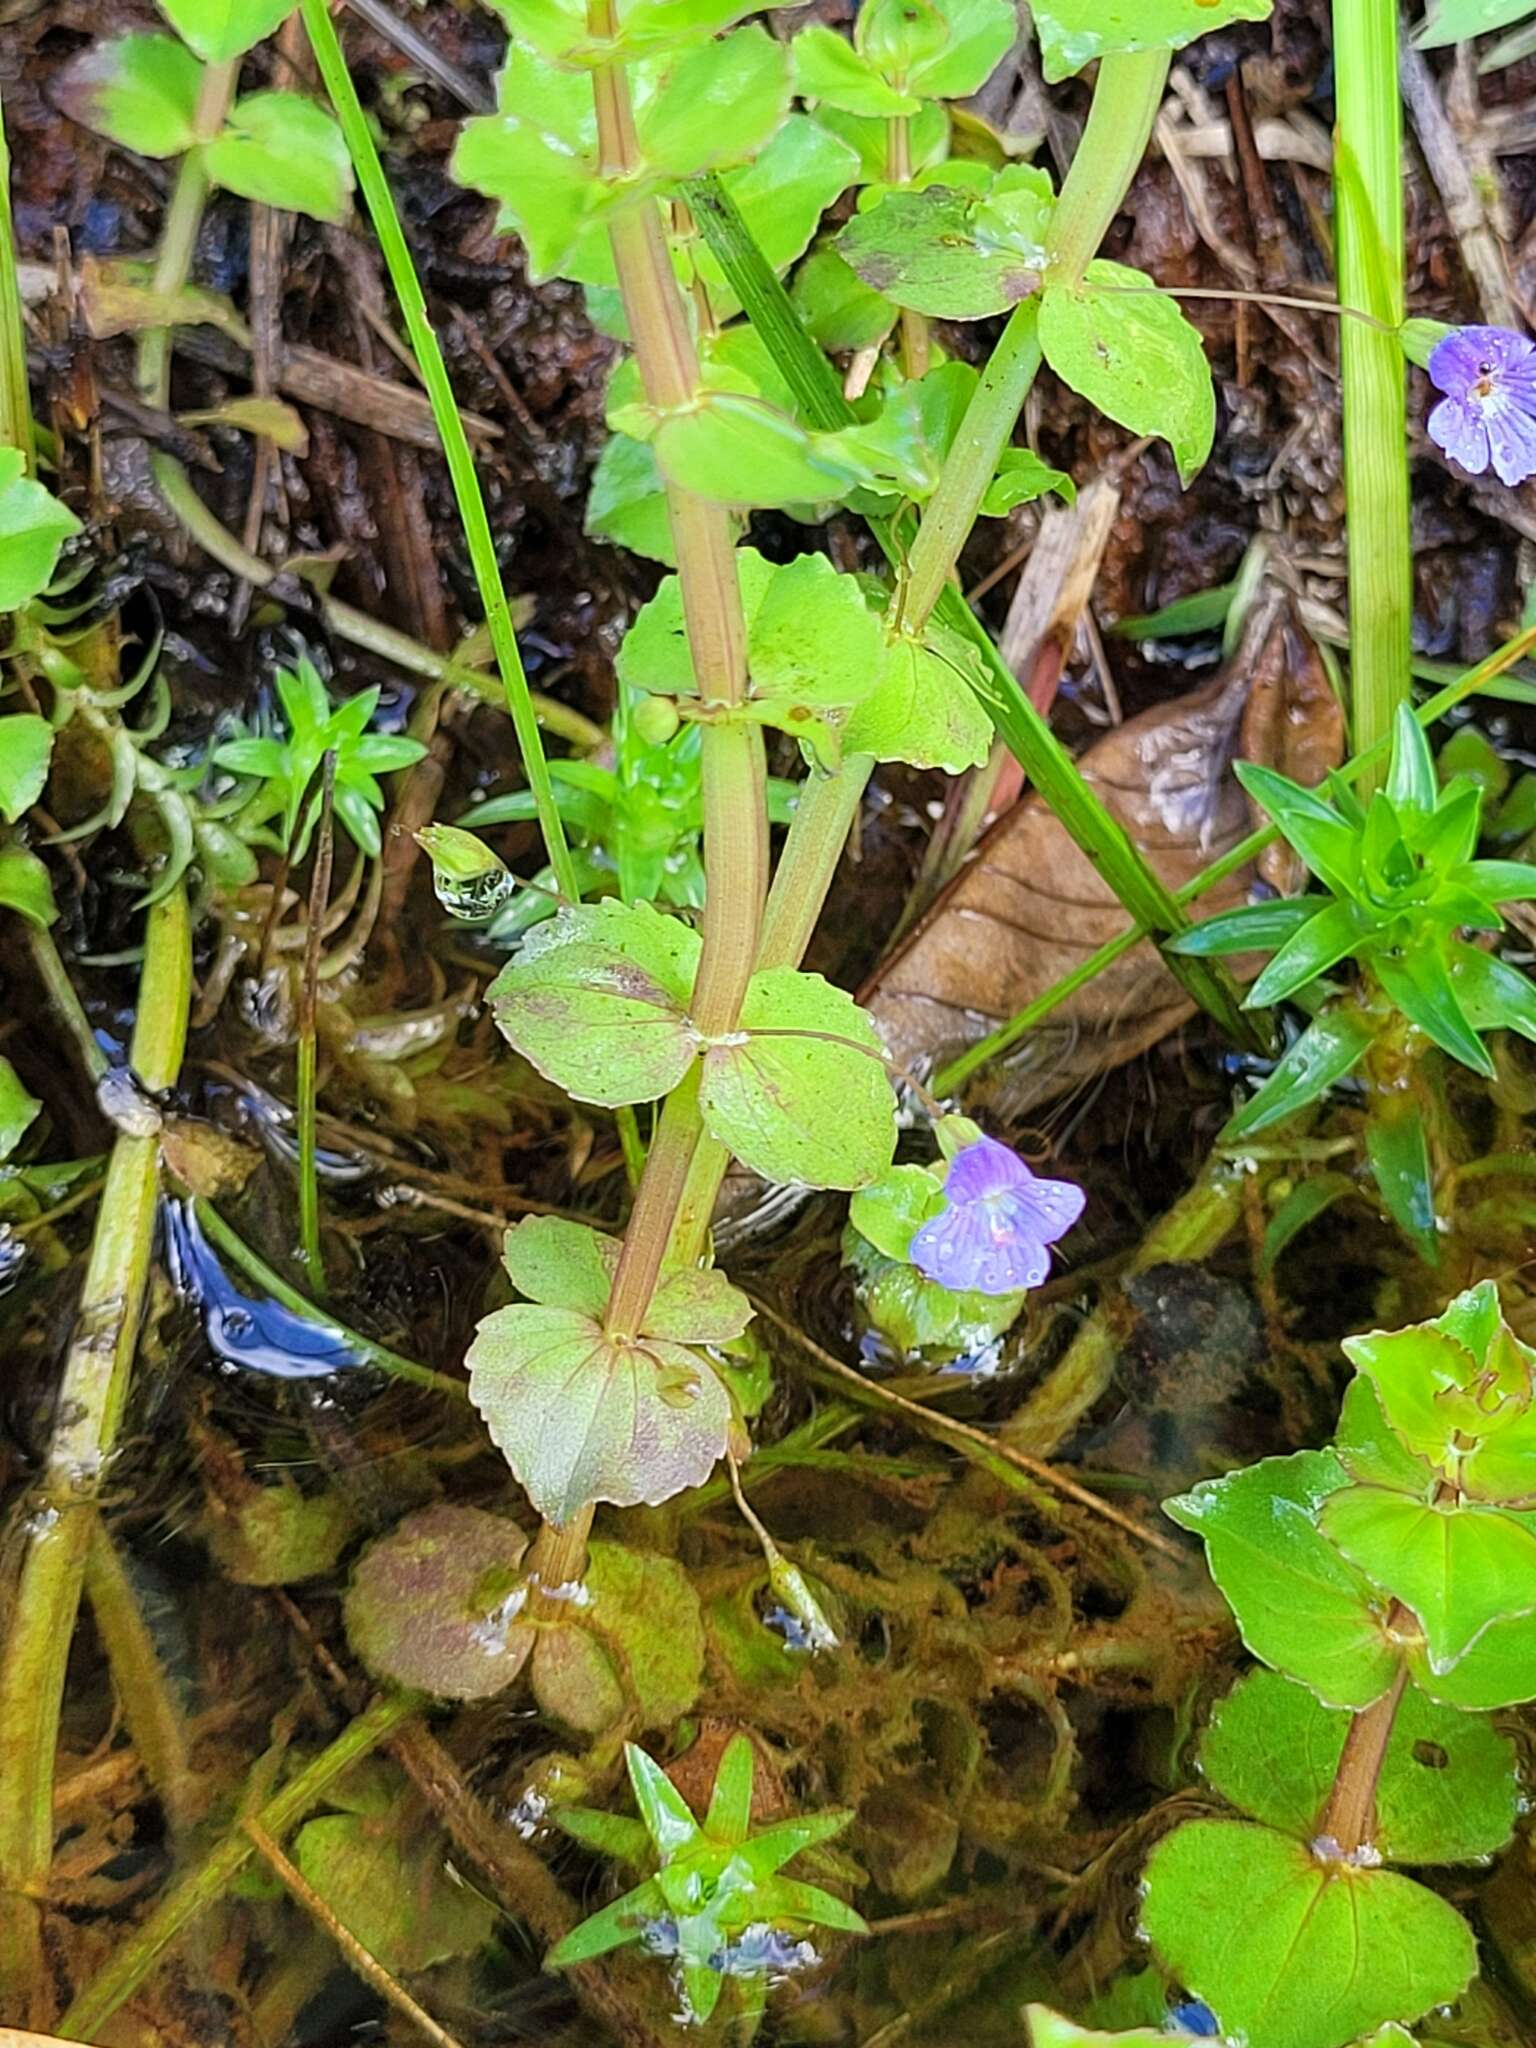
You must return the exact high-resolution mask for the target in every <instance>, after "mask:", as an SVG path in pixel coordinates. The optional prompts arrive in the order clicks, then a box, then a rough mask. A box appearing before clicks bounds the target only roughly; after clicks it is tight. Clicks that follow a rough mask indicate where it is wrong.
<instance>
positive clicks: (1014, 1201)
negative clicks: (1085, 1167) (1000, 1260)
mask: <svg viewBox="0 0 1536 2048" xmlns="http://www.w3.org/2000/svg"><path fill="white" fill-rule="evenodd" d="M1087 1201H1088V1197H1087V1196H1086V1195H1085V1194H1084V1193H1083V1191H1082V1189H1081V1188H1080V1187H1077V1186H1076V1185H1075V1184H1074V1183H1073V1182H1072V1181H1069V1180H1041V1179H1040V1178H1039V1177H1038V1176H1034V1177H1032V1178H1031V1179H1030V1180H1029V1181H1028V1182H1027V1183H1026V1184H1023V1185H1021V1186H1019V1187H1015V1188H1010V1189H1009V1191H1008V1193H1007V1194H1006V1195H1004V1196H1002V1197H1001V1198H1000V1199H999V1200H998V1202H997V1204H996V1207H997V1208H998V1209H1000V1210H1001V1211H1002V1212H1003V1214H1004V1215H1006V1216H1007V1217H1008V1218H1009V1220H1010V1221H1011V1222H1013V1223H1014V1224H1015V1225H1016V1227H1017V1228H1018V1229H1019V1230H1020V1231H1021V1232H1023V1233H1025V1234H1027V1235H1028V1236H1030V1237H1038V1238H1039V1240H1040V1242H1041V1243H1042V1244H1054V1243H1055V1241H1056V1239H1057V1238H1058V1237H1065V1236H1066V1234H1067V1232H1068V1231H1069V1230H1070V1229H1071V1228H1072V1226H1073V1224H1074V1223H1075V1222H1076V1221H1077V1219H1078V1217H1079V1216H1081V1215H1082V1213H1083V1210H1084V1208H1085V1206H1086V1204H1087Z"/></svg>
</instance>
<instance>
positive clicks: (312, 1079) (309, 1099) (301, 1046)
mask: <svg viewBox="0 0 1536 2048" xmlns="http://www.w3.org/2000/svg"><path fill="white" fill-rule="evenodd" d="M321 774H322V781H321V788H320V826H319V831H318V833H317V835H316V839H315V869H314V873H313V874H312V875H311V877H310V882H309V916H308V918H307V920H306V922H305V927H304V966H303V971H302V978H301V981H300V985H299V1036H298V1078H297V1085H296V1089H295V1093H296V1096H297V1103H296V1120H297V1123H298V1132H299V1256H300V1258H301V1259H302V1261H303V1264H304V1271H305V1273H306V1274H307V1276H308V1278H309V1284H310V1288H311V1289H312V1291H313V1293H314V1295H315V1297H316V1299H317V1300H319V1301H324V1299H325V1258H324V1254H323V1252H322V1250H321V1245H320V1174H319V1170H318V1164H317V1159H316V1154H317V1151H318V1149H319V1148H318V1140H317V1133H316V1127H315V1118H316V1111H317V1110H318V1108H319V1101H318V1095H319V1089H318V1084H317V1077H316V1072H315V1068H316V1055H317V1052H318V1042H317V1041H318V1033H317V1025H316V1016H315V1009H316V991H317V990H318V987H319V982H320V940H321V927H322V925H323V924H324V922H325V906H326V904H327V903H328V902H329V901H330V895H331V856H332V852H333V849H334V847H335V843H336V842H335V831H334V824H333V818H334V802H335V794H336V753H335V749H334V748H327V750H326V754H325V760H324V763H323V766H322V770H321Z"/></svg>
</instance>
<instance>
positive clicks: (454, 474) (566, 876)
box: [300, 0, 581, 903]
mask: <svg viewBox="0 0 1536 2048" xmlns="http://www.w3.org/2000/svg"><path fill="white" fill-rule="evenodd" d="M300 7H301V11H302V13H303V17H304V29H305V33H306V34H307V35H308V37H309V42H310V47H311V49H312V50H313V51H314V53H315V61H316V63H317V64H318V65H319V67H320V76H321V78H322V80H323V81H324V84H325V89H326V91H327V93H329V95H330V99H331V105H332V106H333V107H334V108H335V109H336V117H337V119H338V120H339V121H340V123H341V131H342V134H343V135H344V136H345V137H346V143H347V149H348V151H349V153H350V155H351V158H352V165H353V169H354V170H355V171H356V173H357V181H358V184H359V185H360V186H361V187H362V190H363V195H364V197H365V198H366V200H367V202H368V212H369V215H370V217H371V219H372V221H373V228H374V233H375V234H376V235H377V236H378V238H379V246H380V248H381V249H382V251H383V254H384V261H385V264H386V265H387V266H388V269H389V276H390V282H391V283H392V284H393V285H394V288H395V297H396V298H397V299H398V300H399V302H400V311H401V313H402V315H403V316H404V319H405V326H406V332H407V333H408V334H409V336H410V342H411V347H412V349H413V350H414V352H415V355H416V361H417V365H418V367H419V368H420V371H421V377H422V382H423V383H424V384H425V385H426V387H427V395H428V397H429V398H430V399H431V401H432V417H433V418H434V419H435V420H436V422H437V431H438V436H439V438H440V439H441V441H442V444H443V454H444V456H445V457H446V459H447V463H448V474H449V477H450V479H451V480H452V483H453V494H454V498H455V500H456V502H457V504H458V508H459V521H460V524H461V525H462V526H463V529H464V539H465V542H466V543H467V545H468V548H469V558H470V562H471V564H472V565H473V568H474V572H475V583H476V585H477V587H478V589H479V592H480V602H481V603H482V605H484V607H485V617H486V623H487V625H488V626H489V628H490V634H491V645H492V646H493V647H494V648H495V650H496V662H497V666H498V667H499V668H500V670H501V680H502V683H503V685H504V687H505V689H506V693H507V708H508V710H509V711H510V713H511V715H512V727H513V730H514V732H515V733H516V734H517V744H518V748H519V750H520V752H521V754H522V759H523V773H524V774H525V775H526V776H527V778H528V787H529V789H530V790H531V791H532V792H533V801H534V807H535V809H536V810H537V812H538V814H539V827H540V830H541V831H542V832H543V834H544V850H545V852H546V853H547V854H548V856H549V864H550V866H551V868H553V870H554V874H555V880H556V881H557V882H558V884H559V886H560V893H561V894H562V895H563V896H564V897H565V898H566V900H567V901H568V902H570V903H579V902H580V901H581V889H580V887H579V885H578V883H577V880H576V869H575V865H574V863H573V862H572V860H571V853H570V848H569V847H568V846H567V845H566V840H565V827H564V825H563V824H562V823H561V820H560V813H559V810H558V809H557V808H556V805H555V792H554V786H553V784H552V783H551V782H550V779H549V764H548V763H547V762H546V760H545V759H544V743H543V741H542V740H541V739H540V737H539V724H538V719H537V718H536V716H535V715H534V709H533V702H532V697H531V695H530V692H529V689H528V678H527V676H526V675H525V674H524V673H523V663H522V657H521V655H520V654H519V653H518V651H517V635H516V633H515V632H514V631H513V627H512V614H511V612H510V610H509V609H508V606H507V594H506V591H505V590H504V589H503V588H502V582H501V570H500V567H499V566H498V564H497V560H496V543H495V540H494V539H493V537H492V534H491V522H490V519H489V517H488V515H487V513H486V509H485V499H484V497H483V496H482V495H481V491H480V482H479V479H478V477H477V476H476V474H475V458H474V456H473V454H472V453H471V451H470V446H469V437H468V435H467V434H466V433H465V431H464V422H463V421H462V420H461V419H460V418H459V410H458V404H457V402H456V400H455V398H454V395H453V386H452V384H451V383H450V382H449V378H448V366H447V364H446V363H445V362H444V361H443V352H442V349H441V347H440V346H439V344H438V339H437V335H436V333H435V332H434V330H433V327H432V322H431V319H430V317H429V315H428V312H427V301H426V296H425V294H424V293H423V291H422V289H421V280H420V278H418V276H417V275H416V265H415V264H414V263H413V262H412V260H411V252H410V248H409V246H408V245H407V243H406V239H405V232H404V230H403V229H402V227H401V225H400V216H399V214H398V213H397V212H396V210H395V202H394V198H393V195H392V194H391V192H390V189H389V180H388V179H387V178H386V177H385V175H384V166H383V165H382V164H381V163H380V161H379V153H378V151H377V150H376V149H375V148H374V144H373V134H372V131H371V130H370V128H369V126H368V118H367V116H366V115H365V114H364V112H363V109H362V104H361V102H360V101H359V99H358V97H357V88H356V87H355V86H354V85H353V83H352V79H351V76H350V74H349V73H348V71H347V64H346V59H345V58H344V57H343V56H342V53H341V44H340V42H339V41H338V40H337V36H336V30H335V27H334V25H333V23H332V21H331V15H330V7H329V4H328V0H300Z"/></svg>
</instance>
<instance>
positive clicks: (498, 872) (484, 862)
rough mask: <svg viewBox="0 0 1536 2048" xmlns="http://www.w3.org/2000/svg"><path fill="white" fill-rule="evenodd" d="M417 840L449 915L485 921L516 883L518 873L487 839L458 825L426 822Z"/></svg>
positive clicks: (476, 921) (441, 901)
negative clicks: (428, 863)
mask: <svg viewBox="0 0 1536 2048" xmlns="http://www.w3.org/2000/svg"><path fill="white" fill-rule="evenodd" d="M416 844H417V845H418V846H419V847H421V848H422V850H423V852H424V853H425V854H426V855H427V857H428V859H429V860H430V861H431V863H432V886H433V888H434V889H435V890H436V891H437V900H438V902H439V903H441V904H442V906H443V908H444V910H446V911H447V913H448V915H449V916H450V917H457V918H462V919H463V920H464V921H465V923H467V924H483V923H484V921H485V920H486V919H487V918H488V917H492V916H494V914H495V913H496V911H498V910H499V909H500V908H501V906H502V904H503V903H505V902H506V900H507V898H508V897H509V896H510V895H511V894H512V891H513V890H514V889H515V888H516V887H517V880H516V877H515V876H514V875H512V874H510V873H509V872H508V870H507V867H506V864H505V863H504V862H503V861H501V860H500V859H498V857H497V856H496V855H495V854H494V853H492V851H491V849H490V848H489V847H488V846H487V845H486V843H485V841H484V840H483V839H477V838H476V837H475V835H474V833H473V832H463V831H460V829H459V827H458V826H457V825H424V826H423V827H422V829H421V830H420V831H419V832H418V833H417V834H416Z"/></svg>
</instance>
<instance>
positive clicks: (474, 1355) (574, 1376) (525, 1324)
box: [468, 1305, 731, 1522]
mask: <svg viewBox="0 0 1536 2048" xmlns="http://www.w3.org/2000/svg"><path fill="white" fill-rule="evenodd" d="M468 1362H469V1392H470V1398H471V1400H473V1402H474V1404H475V1406H476V1407H477V1408H478V1409H479V1410H480V1413H481V1414H482V1415H483V1416H484V1417H485V1422H486V1427H487V1428H488V1429H489V1430H490V1432H491V1435H492V1437H493V1438H494V1439H495V1441H496V1444H497V1447H498V1449H499V1450H500V1451H501V1453H502V1455H503V1456H504V1457H505V1458H506V1460H507V1463H508V1464H509V1465H510V1466H511V1467H512V1470H513V1471H514V1472H515V1473H516V1475H517V1478H518V1480H519V1482H520V1483H521V1485H522V1487H523V1490H524V1491H525V1492H526V1493H527V1495H528V1498H529V1499H530V1500H531V1501H532V1502H533V1505H534V1506H535V1508H537V1510H538V1511H539V1513H540V1514H541V1515H543V1516H544V1518H545V1519H546V1521H551V1522H568V1521H569V1520H570V1519H571V1517H572V1516H573V1515H575V1514H577V1513H579V1512H580V1510H581V1509H582V1508H584V1507H589V1506H591V1505H592V1503H593V1502H595V1501H611V1502H612V1503H613V1504H614V1506H616V1507H626V1508H627V1507H638V1506H639V1505H640V1504H641V1503H642V1502H643V1503H644V1504H645V1505H647V1506H649V1507H655V1506H656V1505H657V1504H658V1503H659V1502H661V1501H664V1500H669V1499H670V1498H671V1497H672V1495H673V1494H675V1493H681V1492H682V1491H683V1489H684V1488H685V1487H689V1486H698V1485H701V1484H702V1483H703V1481H704V1480H705V1479H707V1478H708V1477H709V1475H710V1473H711V1471H712V1470H713V1469H714V1466H715V1463H716V1461H717V1460H718V1458H719V1457H720V1454H721V1452H722V1451H723V1450H724V1449H725V1444H726V1438H727V1435H728V1433H729V1430H730V1425H731V1402H730V1396H729V1395H728V1394H727V1392H726V1390H725V1387H724V1385H723V1383H722V1382H721V1380H720V1379H719V1378H718V1376H717V1375H716V1374H715V1372H714V1371H713V1370H712V1369H711V1367H710V1365H709V1364H708V1362H707V1361H706V1360H705V1359H703V1358H701V1357H700V1356H699V1354H698V1353H697V1352H694V1351H690V1350H688V1349H687V1348H686V1347H685V1346H683V1345H681V1344H675V1343H671V1342H668V1341H665V1340H663V1339H660V1338H652V1337H636V1338H627V1339H626V1338H610V1337H607V1336H605V1335H604V1333H603V1330H602V1327H601V1325H600V1324H598V1323H597V1322H595V1321H594V1320H593V1319H592V1318H591V1317H590V1316H584V1315H581V1314H579V1313H578V1312H577V1311H576V1310H574V1309H563V1308H538V1307H530V1306H526V1305H518V1306H515V1307H512V1308H503V1309H498V1310H497V1311H496V1312H495V1314H494V1315H489V1316H487V1317H486V1318H485V1320H484V1322H482V1323H481V1325H480V1327H479V1330H478V1332H477V1333H476V1336H475V1341H474V1343H473V1344H472V1345H471V1346H470V1348H469V1361H468Z"/></svg>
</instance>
